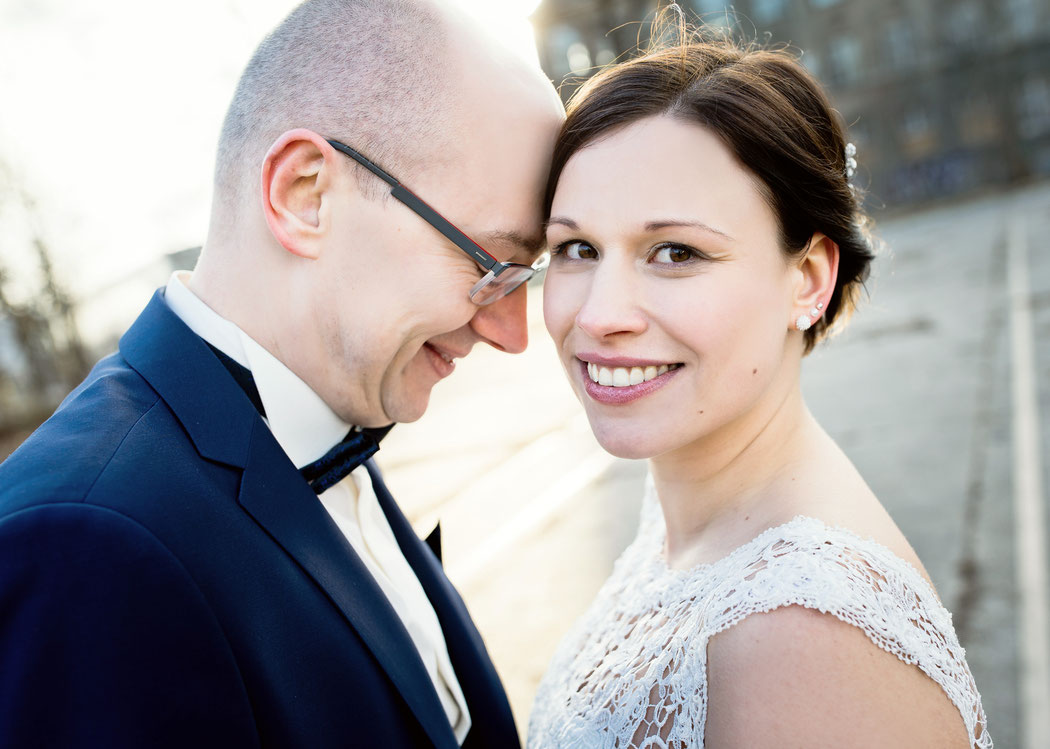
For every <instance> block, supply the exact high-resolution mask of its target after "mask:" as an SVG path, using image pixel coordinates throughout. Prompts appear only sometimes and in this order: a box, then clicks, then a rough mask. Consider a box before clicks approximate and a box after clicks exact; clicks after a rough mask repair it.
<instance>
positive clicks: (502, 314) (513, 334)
mask: <svg viewBox="0 0 1050 749" xmlns="http://www.w3.org/2000/svg"><path fill="white" fill-rule="evenodd" d="M526 286H527V284H522V285H521V286H519V287H518V288H517V289H515V290H514V291H512V292H511V293H509V294H507V296H505V297H503V298H502V299H497V300H496V301H495V302H493V303H492V304H486V305H485V306H483V307H478V311H477V312H475V313H474V317H473V318H472V319H471V321H470V327H471V328H472V329H473V330H474V332H475V333H477V334H478V335H479V336H480V337H481V340H483V341H484V342H485V343H487V344H489V345H490V346H494V347H495V348H498V349H499V350H500V351H506V352H507V353H508V354H520V353H521V352H522V351H524V350H525V347H526V346H528V345H529V328H528V316H527V309H526V305H527V300H528V292H527V289H526Z"/></svg>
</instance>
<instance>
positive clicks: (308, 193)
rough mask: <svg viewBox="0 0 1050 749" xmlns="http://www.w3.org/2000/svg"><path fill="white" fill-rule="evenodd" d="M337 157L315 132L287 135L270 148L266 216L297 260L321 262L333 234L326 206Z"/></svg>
mask: <svg viewBox="0 0 1050 749" xmlns="http://www.w3.org/2000/svg"><path fill="white" fill-rule="evenodd" d="M338 157H339V155H338V154H337V153H336V152H335V149H333V148H332V147H331V146H330V145H328V142H327V141H325V139H324V138H322V137H321V136H320V135H318V134H317V133H315V132H313V131H311V130H305V129H302V128H300V129H297V130H289V131H288V132H286V133H283V134H281V136H280V137H279V138H277V140H275V141H274V142H273V145H272V146H270V150H269V151H268V152H267V154H266V158H265V160H264V161H263V168H262V200H263V215H264V216H265V217H266V224H267V226H269V227H270V232H271V233H272V234H273V236H274V237H275V238H276V239H277V241H278V242H280V243H281V246H282V247H284V248H285V249H286V250H288V251H289V252H291V253H292V254H293V255H298V256H299V257H303V258H308V259H311V260H315V259H317V258H318V257H319V256H320V254H321V249H322V240H323V238H324V235H325V234H326V232H327V231H328V228H329V223H328V221H329V217H328V216H327V213H326V210H325V209H326V201H327V200H329V199H330V197H331V196H330V193H331V191H332V189H333V188H334V186H335V182H336V180H335V174H336V173H335V164H336V163H337V159H338Z"/></svg>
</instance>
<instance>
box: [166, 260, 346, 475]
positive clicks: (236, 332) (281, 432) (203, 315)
mask: <svg viewBox="0 0 1050 749" xmlns="http://www.w3.org/2000/svg"><path fill="white" fill-rule="evenodd" d="M189 277H190V273H189V271H176V272H175V273H173V274H172V276H171V278H170V279H169V280H168V285H167V287H166V288H165V291H164V298H165V300H166V301H167V303H168V306H169V307H171V309H172V311H173V312H174V313H175V314H176V315H178V317H179V318H180V319H181V320H182V321H183V322H184V323H186V325H187V326H188V327H189V329H190V330H192V331H193V332H194V333H196V334H197V335H199V336H200V337H201V338H203V339H204V340H205V341H207V342H208V343H210V344H211V345H212V346H214V347H215V348H217V349H219V350H220V351H222V352H223V353H224V354H226V355H227V356H228V357H230V358H231V359H233V360H234V361H235V362H237V363H238V364H240V365H241V366H242V367H247V368H248V369H249V370H251V373H252V377H253V378H254V379H255V386H256V387H257V388H258V389H259V397H260V398H261V399H262V402H263V407H264V408H265V409H266V423H267V425H268V426H269V427H270V431H271V432H273V436H274V438H275V439H276V440H277V443H278V444H279V445H280V446H281V448H282V449H283V450H284V452H285V454H287V455H288V457H289V458H290V459H291V461H292V463H294V464H295V467H296V468H302V467H303V466H305V465H307V464H308V463H312V462H313V461H315V460H317V459H318V458H320V457H321V456H323V455H324V454H325V453H327V452H328V451H329V450H330V449H331V448H332V447H333V446H334V445H335V444H337V443H338V442H339V441H340V440H342V439H343V438H344V437H345V436H346V434H347V433H348V432H349V431H350V430H351V429H352V428H353V425H351V424H348V423H346V422H345V421H343V420H342V419H340V418H339V416H337V415H336V413H335V412H334V411H332V409H331V408H329V407H328V404H326V403H325V402H324V401H323V400H321V397H320V396H319V395H318V394H317V393H315V392H314V391H313V390H311V389H310V386H309V385H307V384H306V383H305V382H303V381H302V380H301V379H300V378H299V377H298V376H297V375H296V374H295V373H294V372H292V370H290V369H288V367H286V366H285V365H284V364H282V363H281V362H280V361H279V360H278V359H277V358H276V357H275V356H274V355H273V354H271V353H270V352H269V351H267V350H266V349H265V348H263V346H262V345H261V344H260V343H258V342H257V341H256V340H254V339H253V338H252V337H251V336H249V335H248V334H247V333H245V332H244V331H243V330H241V329H240V328H239V327H238V326H237V325H236V324H234V323H232V322H230V321H229V320H227V319H226V318H224V317H222V316H221V315H220V314H219V313H218V312H216V311H215V310H213V309H212V308H211V307H209V306H208V305H207V304H205V303H204V302H203V301H202V300H201V299H200V298H199V297H198V296H197V295H196V294H194V293H193V292H192V291H190V289H189V287H188V286H187V285H186V282H187V281H188V280H189Z"/></svg>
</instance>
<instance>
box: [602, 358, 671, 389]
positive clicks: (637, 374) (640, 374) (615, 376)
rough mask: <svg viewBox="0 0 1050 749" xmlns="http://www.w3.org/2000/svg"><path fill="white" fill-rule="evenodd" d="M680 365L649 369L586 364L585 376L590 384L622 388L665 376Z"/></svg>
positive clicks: (651, 367)
mask: <svg viewBox="0 0 1050 749" xmlns="http://www.w3.org/2000/svg"><path fill="white" fill-rule="evenodd" d="M680 366H682V365H681V364H661V365H660V366H658V367H657V366H650V367H613V368H612V369H610V368H609V367H599V366H598V365H597V364H592V363H591V362H587V375H588V376H589V377H590V378H591V381H592V382H597V383H598V384H599V385H605V386H606V387H614V388H624V387H628V386H629V385H640V384H641V383H643V382H648V381H649V380H651V379H653V378H655V377H659V376H660V375H662V374H667V372H669V371H670V370H672V369H678V367H680Z"/></svg>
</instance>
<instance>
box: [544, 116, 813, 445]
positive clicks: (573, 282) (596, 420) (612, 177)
mask: <svg viewBox="0 0 1050 749" xmlns="http://www.w3.org/2000/svg"><path fill="white" fill-rule="evenodd" d="M547 240H548V243H549V246H550V248H551V252H552V257H551V265H550V268H549V269H548V270H547V280H546V285H545V287H544V302H543V313H544V318H545V321H546V324H547V330H548V331H549V332H550V334H551V336H552V337H553V338H554V341H555V344H556V345H557V348H558V351H559V355H560V356H561V360H562V364H563V365H564V366H565V370H566V372H567V374H568V376H569V380H570V381H571V383H572V386H573V388H574V390H575V391H576V395H577V397H579V399H580V401H581V402H582V403H583V405H584V408H585V409H586V411H587V416H588V418H589V420H590V423H591V428H592V429H593V430H594V433H595V435H596V436H597V438H598V441H599V442H600V443H601V444H602V446H603V447H605V449H606V450H608V451H609V452H611V453H613V454H614V455H617V456H620V457H625V458H648V457H654V456H657V455H661V454H664V453H667V452H669V451H672V450H675V449H676V448H680V447H685V446H689V445H696V444H697V443H703V442H704V441H705V440H708V439H709V438H712V437H718V438H719V439H721V438H724V437H726V436H728V435H731V434H733V433H737V434H739V435H741V436H742V437H744V438H746V434H747V432H748V430H749V429H751V428H754V427H757V428H760V427H761V425H764V421H766V420H768V419H769V417H770V416H771V415H772V413H773V412H774V410H775V408H776V404H778V403H780V402H782V401H783V398H784V397H786V395H787V393H789V392H790V388H792V387H795V386H796V383H797V377H798V362H799V360H800V358H801V351H802V339H801V334H800V333H797V332H795V331H793V330H792V329H791V325H792V312H793V310H794V309H795V307H794V303H793V299H794V296H795V292H796V290H797V289H798V288H799V286H800V285H801V284H802V282H803V278H802V273H801V271H800V270H799V269H798V268H797V267H796V266H795V265H794V264H793V263H792V262H790V261H789V260H788V259H786V258H785V256H784V254H783V253H782V251H781V250H780V247H779V243H778V227H777V222H776V218H775V216H774V214H773V212H772V210H771V209H770V208H769V206H768V205H767V204H766V202H765V200H764V199H763V196H762V193H761V192H760V188H759V183H758V181H757V179H756V178H754V177H753V176H752V175H751V174H750V173H749V172H748V171H746V170H745V169H744V168H743V167H742V166H741V165H740V164H739V163H738V162H737V161H736V160H735V158H734V157H733V156H732V154H731V153H730V152H729V150H728V149H727V148H726V147H725V146H724V145H723V144H722V142H721V141H720V140H719V139H718V137H717V136H715V135H713V134H712V133H711V132H709V131H708V130H706V129H704V128H703V127H700V126H698V125H695V124H691V123H687V122H683V121H681V120H677V119H672V118H670V117H665V116H660V117H651V118H648V119H645V120H642V121H640V122H637V123H635V124H633V125H630V126H628V127H626V128H624V129H621V130H617V131H614V132H613V134H612V135H609V136H607V137H605V138H601V139H599V140H598V141H596V142H595V143H593V144H592V145H590V146H588V147H586V148H584V149H582V150H581V151H578V152H577V153H576V154H575V155H573V157H572V158H571V159H570V160H569V162H568V163H567V164H566V166H565V169H564V171H563V172H562V174H561V178H560V180H559V182H558V187H557V191H556V193H555V196H554V202H553V205H552V208H551V219H550V225H549V228H548V230H547ZM727 430H729V431H728V432H727ZM756 433H757V432H756Z"/></svg>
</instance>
